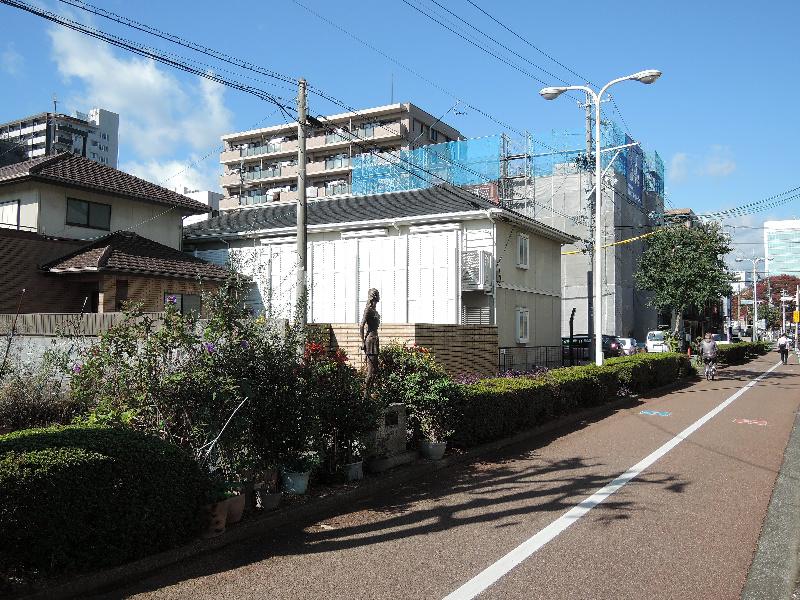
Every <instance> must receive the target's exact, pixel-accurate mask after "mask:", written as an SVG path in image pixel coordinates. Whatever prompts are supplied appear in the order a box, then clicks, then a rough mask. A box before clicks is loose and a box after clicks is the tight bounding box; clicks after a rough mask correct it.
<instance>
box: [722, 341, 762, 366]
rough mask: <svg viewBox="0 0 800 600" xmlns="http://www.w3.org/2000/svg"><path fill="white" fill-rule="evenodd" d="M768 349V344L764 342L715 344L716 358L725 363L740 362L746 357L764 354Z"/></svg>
mask: <svg viewBox="0 0 800 600" xmlns="http://www.w3.org/2000/svg"><path fill="white" fill-rule="evenodd" d="M769 349H770V346H769V344H768V343H765V342H737V343H736V344H722V345H718V346H717V360H719V362H721V363H724V364H726V365H732V364H736V363H742V362H744V361H746V360H747V359H750V358H755V357H756V356H762V355H764V354H766V353H767V352H769Z"/></svg>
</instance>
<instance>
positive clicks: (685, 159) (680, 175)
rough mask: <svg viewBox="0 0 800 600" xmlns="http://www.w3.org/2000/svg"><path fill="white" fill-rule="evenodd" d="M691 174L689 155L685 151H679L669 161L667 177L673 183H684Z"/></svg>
mask: <svg viewBox="0 0 800 600" xmlns="http://www.w3.org/2000/svg"><path fill="white" fill-rule="evenodd" d="M688 174H689V155H688V154H686V153H685V152H677V153H675V155H674V156H673V157H672V160H670V161H669V168H668V169H667V177H668V178H669V180H670V181H671V182H672V183H682V182H684V181H686V177H687V176H688Z"/></svg>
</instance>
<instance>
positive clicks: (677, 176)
mask: <svg viewBox="0 0 800 600" xmlns="http://www.w3.org/2000/svg"><path fill="white" fill-rule="evenodd" d="M735 170H736V161H735V160H734V159H733V151H732V150H731V148H730V146H721V145H714V146H711V148H710V149H709V150H708V152H707V153H706V154H705V155H704V156H697V155H693V154H687V153H686V152H676V153H675V154H674V155H673V156H672V159H671V160H670V163H669V169H668V170H667V178H668V179H669V181H670V182H671V183H683V182H685V181H687V180H688V179H689V176H690V175H693V176H695V177H727V176H728V175H731V174H732V173H733V172H734V171H735Z"/></svg>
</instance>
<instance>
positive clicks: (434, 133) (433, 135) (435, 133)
mask: <svg viewBox="0 0 800 600" xmlns="http://www.w3.org/2000/svg"><path fill="white" fill-rule="evenodd" d="M438 139H439V132H438V131H436V130H435V129H434V128H433V127H431V141H432V142H435V141H436V140H438Z"/></svg>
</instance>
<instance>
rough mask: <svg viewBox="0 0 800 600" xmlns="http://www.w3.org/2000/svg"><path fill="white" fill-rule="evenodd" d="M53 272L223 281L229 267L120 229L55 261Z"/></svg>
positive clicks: (50, 265)
mask: <svg viewBox="0 0 800 600" xmlns="http://www.w3.org/2000/svg"><path fill="white" fill-rule="evenodd" d="M42 269H43V270H45V271H50V272H51V273H83V272H87V271H89V272H95V271H114V272H121V273H142V274H149V275H157V276H162V277H178V278H183V279H195V278H197V277H200V278H201V279H212V280H223V279H225V278H226V277H227V275H228V270H227V269H225V268H223V267H220V266H218V265H215V264H212V263H209V262H207V261H204V260H201V259H199V258H197V257H195V256H192V255H191V254H187V253H186V252H181V251H180V250H176V249H174V248H170V247H169V246H165V245H164V244H159V243H158V242H154V241H153V240H149V239H147V238H144V237H142V236H140V235H137V234H135V233H132V232H128V231H117V232H115V233H111V234H109V235H107V236H104V237H102V238H100V239H98V240H96V241H94V242H92V243H91V244H88V245H85V246H83V247H81V248H78V249H77V250H73V251H72V252H70V253H69V254H66V255H64V256H62V257H61V258H58V259H56V260H53V261H51V262H49V263H47V264H45V265H42Z"/></svg>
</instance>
